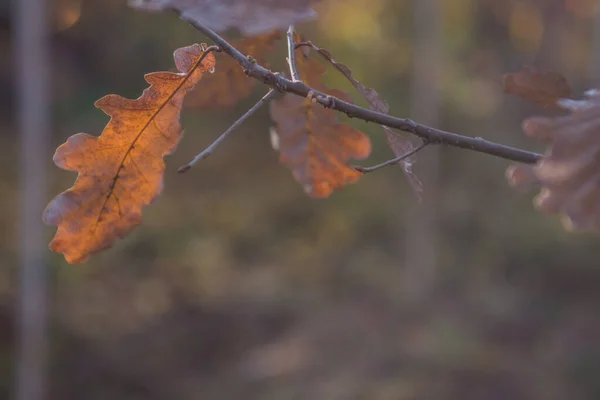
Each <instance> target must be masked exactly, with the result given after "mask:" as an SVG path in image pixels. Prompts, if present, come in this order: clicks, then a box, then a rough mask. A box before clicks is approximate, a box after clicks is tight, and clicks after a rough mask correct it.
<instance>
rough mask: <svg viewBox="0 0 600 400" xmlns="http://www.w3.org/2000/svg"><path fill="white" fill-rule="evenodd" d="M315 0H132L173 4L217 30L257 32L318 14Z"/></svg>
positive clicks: (157, 6) (156, 7) (152, 6)
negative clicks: (313, 5)
mask: <svg viewBox="0 0 600 400" xmlns="http://www.w3.org/2000/svg"><path fill="white" fill-rule="evenodd" d="M314 3H315V0H130V1H129V4H130V5H131V6H132V7H135V8H138V9H143V10H147V11H163V10H168V9H170V8H174V9H176V10H178V11H179V12H181V15H182V17H184V18H186V19H190V20H193V21H196V22H198V23H201V24H204V25H206V26H207V27H209V28H210V29H212V30H214V31H216V32H224V31H226V30H228V29H231V28H236V29H239V30H240V31H241V32H242V34H243V35H245V36H256V35H261V34H265V33H267V32H270V31H273V30H283V29H286V28H287V27H288V26H289V25H293V24H299V23H301V22H305V21H310V20H312V19H314V18H316V16H317V14H316V12H315V11H314V10H313V9H312V8H311V4H314Z"/></svg>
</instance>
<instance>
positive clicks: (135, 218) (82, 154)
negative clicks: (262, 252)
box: [43, 44, 215, 263]
mask: <svg viewBox="0 0 600 400" xmlns="http://www.w3.org/2000/svg"><path fill="white" fill-rule="evenodd" d="M174 58H175V64H176V66H177V69H178V71H179V73H172V72H155V73H151V74H147V75H146V76H145V79H146V82H148V83H149V84H150V87H148V88H147V89H146V90H144V92H143V94H142V96H140V97H139V98H138V99H136V100H129V99H125V98H123V97H121V96H117V95H108V96H105V97H103V98H101V99H100V100H98V101H97V102H96V104H95V105H96V107H98V108H100V109H101V110H102V111H104V112H105V113H106V114H108V115H109V116H110V117H111V119H110V121H109V122H108V124H107V125H106V127H105V128H104V131H103V132H102V134H101V135H100V136H99V137H95V136H91V135H88V134H86V133H78V134H76V135H73V136H71V137H70V138H69V139H68V140H67V141H66V143H64V144H62V145H61V146H60V147H59V148H58V149H57V150H56V153H55V154H54V162H55V164H56V165H57V166H58V167H60V168H62V169H65V170H68V171H76V172H78V176H77V179H76V181H75V184H74V185H73V186H72V187H71V188H70V189H68V190H66V191H64V192H62V193H61V194H59V195H58V196H56V198H54V200H52V201H51V202H50V204H48V206H47V207H46V210H45V211H44V216H43V220H44V222H45V223H47V224H51V225H56V226H57V227H58V230H57V231H56V235H55V236H54V239H53V240H52V242H51V243H50V248H51V249H52V250H54V251H57V252H61V253H63V254H64V256H65V259H66V260H67V261H68V262H69V263H80V262H83V261H85V260H86V259H87V258H88V257H89V256H90V255H91V254H93V253H96V252H98V251H101V250H103V249H106V248H108V247H111V246H112V245H113V243H114V241H115V240H116V239H117V238H118V237H124V236H125V235H127V234H128V233H129V232H130V231H131V230H132V229H133V228H134V227H135V226H137V225H138V224H139V223H140V222H141V219H142V206H144V205H147V204H150V203H151V202H152V201H153V200H154V199H155V198H156V197H157V196H158V195H159V194H160V192H161V190H162V186H163V182H162V181H163V174H164V170H165V163H164V161H163V157H164V156H165V155H168V154H171V153H172V152H173V151H174V150H175V148H176V147H177V144H178V143H179V140H180V139H181V136H182V131H181V126H180V123H179V113H180V111H181V105H182V103H183V98H184V96H185V93H186V92H187V91H189V90H190V89H191V88H192V87H193V86H194V85H195V84H196V83H197V82H198V81H199V80H200V79H201V78H202V75H203V73H204V72H206V71H207V70H210V69H211V68H213V67H214V64H215V59H214V55H213V54H212V53H209V54H205V53H203V51H202V48H201V46H200V45H197V44H195V45H192V46H189V47H184V48H181V49H178V50H176V51H175V53H174Z"/></svg>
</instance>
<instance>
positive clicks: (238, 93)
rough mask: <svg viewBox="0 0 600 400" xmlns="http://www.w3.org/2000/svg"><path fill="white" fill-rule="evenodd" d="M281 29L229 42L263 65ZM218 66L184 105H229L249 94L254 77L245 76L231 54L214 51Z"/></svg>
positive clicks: (252, 87) (219, 106)
mask: <svg viewBox="0 0 600 400" xmlns="http://www.w3.org/2000/svg"><path fill="white" fill-rule="evenodd" d="M280 38H281V32H279V31H275V32H271V33H269V34H266V35H261V36H255V37H250V38H246V39H242V40H238V41H237V42H235V41H234V42H231V44H232V45H233V46H234V47H235V48H236V49H238V50H239V51H240V52H242V53H243V54H245V55H249V56H252V57H253V58H254V59H255V60H256V62H257V63H258V64H264V61H265V55H266V54H267V53H269V52H270V51H271V50H272V49H273V46H274V44H275V41H276V40H278V39H280ZM217 61H218V67H217V69H216V71H215V73H214V74H210V75H206V76H205V77H204V78H203V80H202V86H201V87H200V86H199V87H197V88H195V89H194V90H192V91H191V92H190V93H189V94H188V95H187V96H186V98H185V103H184V106H185V107H194V108H206V109H214V108H229V107H233V106H234V105H235V104H236V103H237V102H238V101H240V100H243V99H245V98H246V97H248V96H249V95H250V94H251V93H252V89H254V86H255V84H256V80H254V79H252V78H250V77H248V76H247V75H246V73H245V72H244V70H243V69H242V67H241V66H240V65H239V64H238V63H237V62H236V61H235V60H234V59H233V58H231V57H229V56H228V55H225V54H223V53H217Z"/></svg>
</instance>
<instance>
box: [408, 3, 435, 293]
mask: <svg viewBox="0 0 600 400" xmlns="http://www.w3.org/2000/svg"><path fill="white" fill-rule="evenodd" d="M413 10H414V11H413V26H414V28H413V32H414V35H413V38H414V39H413V48H414V51H413V54H414V64H413V74H412V76H413V81H412V86H411V111H410V117H411V118H412V119H414V120H415V121H418V122H420V123H422V124H425V125H431V126H437V125H438V122H439V108H440V99H439V77H440V73H439V70H440V67H441V64H442V60H441V58H442V43H441V24H442V18H441V17H442V15H441V14H442V11H441V10H442V8H441V4H440V1H439V0H414V1H413ZM417 157H418V161H417V165H418V167H417V171H418V175H419V177H420V178H421V180H422V181H423V182H424V185H425V192H424V197H423V203H422V204H414V205H413V206H411V207H409V210H408V212H409V220H408V232H407V238H408V239H407V241H406V252H405V254H406V262H405V273H404V277H403V285H404V288H403V289H404V292H405V293H406V294H407V296H408V298H409V299H412V300H415V301H418V300H420V299H421V298H422V297H423V296H426V295H427V293H428V292H429V290H430V288H431V287H432V285H433V284H434V283H435V270H436V264H437V232H438V226H437V203H438V202H437V201H436V198H437V196H436V193H437V181H438V170H439V152H438V148H437V147H431V148H428V149H426V150H424V151H423V152H422V153H420V154H419V155H418V156H417Z"/></svg>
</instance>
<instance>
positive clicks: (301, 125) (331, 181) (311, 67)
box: [271, 57, 371, 198]
mask: <svg viewBox="0 0 600 400" xmlns="http://www.w3.org/2000/svg"><path fill="white" fill-rule="evenodd" d="M298 67H300V68H299V72H300V75H301V77H302V79H303V80H304V81H305V82H307V83H308V84H309V85H311V86H312V87H315V88H319V89H321V88H324V85H323V84H322V83H321V82H320V75H321V74H322V73H323V72H324V69H323V68H322V66H321V65H320V64H318V63H316V62H314V61H311V60H307V59H306V60H305V59H302V57H299V59H298ZM323 91H325V90H323ZM330 94H332V95H335V96H336V97H338V98H343V99H344V98H345V99H347V98H348V96H347V95H346V94H344V93H342V92H339V91H330ZM336 116H337V113H336V112H335V111H333V110H330V109H325V108H323V107H322V106H321V105H319V104H315V103H313V102H312V101H311V100H310V99H303V98H301V97H298V96H295V95H292V94H289V93H288V94H286V95H284V96H283V97H282V98H281V99H280V100H277V101H273V102H271V117H272V118H273V121H274V122H275V128H274V129H273V130H272V133H273V135H274V147H276V149H277V150H279V152H280V161H281V162H282V163H283V164H284V165H286V166H287V167H288V168H290V169H291V170H292V173H293V175H294V178H295V179H296V180H297V181H298V182H299V183H301V184H302V185H303V186H304V190H305V191H306V192H307V194H308V195H309V196H311V197H315V198H324V197H328V196H329V195H330V194H331V193H332V192H333V191H334V190H335V189H340V188H342V187H344V186H345V185H347V184H349V183H354V182H356V181H357V180H358V178H360V176H361V175H362V173H360V172H358V171H356V170H355V169H354V168H353V167H351V166H349V165H348V164H347V162H348V160H349V159H351V158H354V159H363V158H366V157H368V156H369V154H370V153H371V142H370V140H369V137H368V136H366V135H365V134H364V133H362V132H360V131H357V130H355V129H354V128H352V127H350V126H349V125H345V124H341V123H340V122H338V121H337V117H336Z"/></svg>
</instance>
